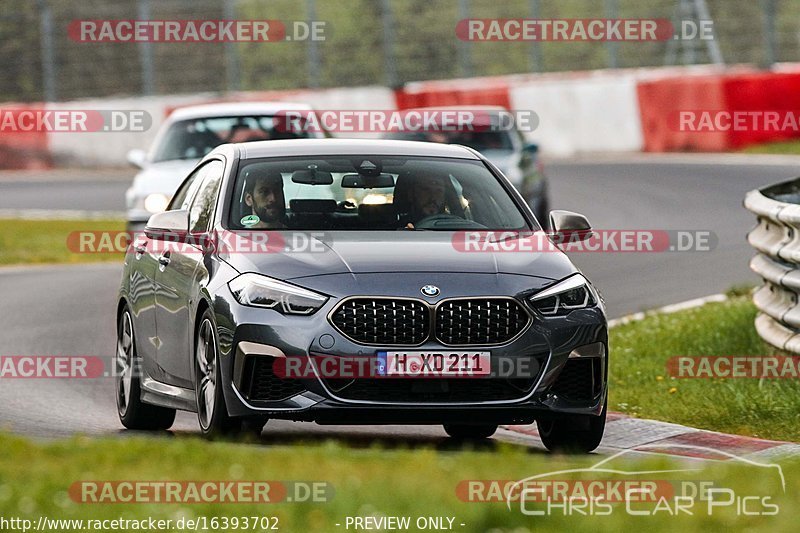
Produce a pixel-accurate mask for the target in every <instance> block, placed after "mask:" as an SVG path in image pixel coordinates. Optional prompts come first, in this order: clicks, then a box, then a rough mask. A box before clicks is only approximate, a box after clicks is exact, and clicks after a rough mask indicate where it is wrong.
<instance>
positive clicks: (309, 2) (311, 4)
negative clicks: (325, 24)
mask: <svg viewBox="0 0 800 533" xmlns="http://www.w3.org/2000/svg"><path fill="white" fill-rule="evenodd" d="M306 12H307V14H308V23H309V24H311V23H312V22H313V21H314V20H316V19H317V3H316V0H306ZM306 52H307V54H308V86H309V87H311V88H316V87H319V70H320V66H319V47H318V46H317V42H316V41H315V40H314V39H309V40H308V47H307V48H306Z"/></svg>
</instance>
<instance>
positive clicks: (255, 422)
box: [242, 418, 268, 439]
mask: <svg viewBox="0 0 800 533" xmlns="http://www.w3.org/2000/svg"><path fill="white" fill-rule="evenodd" d="M267 421H268V419H266V418H246V419H244V420H243V421H242V434H244V435H247V436H250V437H254V438H255V439H259V438H261V433H262V432H263V431H264V426H266V425H267Z"/></svg>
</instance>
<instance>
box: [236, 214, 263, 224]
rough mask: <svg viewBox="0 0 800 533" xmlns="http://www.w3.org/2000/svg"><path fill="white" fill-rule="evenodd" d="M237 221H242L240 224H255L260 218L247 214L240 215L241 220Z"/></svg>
mask: <svg viewBox="0 0 800 533" xmlns="http://www.w3.org/2000/svg"><path fill="white" fill-rule="evenodd" d="M239 222H241V223H242V226H255V225H256V224H258V223H259V222H261V219H260V218H258V215H247V216H246V217H242V220H240V221H239Z"/></svg>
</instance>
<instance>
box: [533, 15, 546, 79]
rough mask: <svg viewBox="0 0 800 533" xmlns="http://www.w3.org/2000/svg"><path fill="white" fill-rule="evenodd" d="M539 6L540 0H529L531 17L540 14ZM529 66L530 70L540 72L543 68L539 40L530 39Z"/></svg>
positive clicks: (534, 17)
mask: <svg viewBox="0 0 800 533" xmlns="http://www.w3.org/2000/svg"><path fill="white" fill-rule="evenodd" d="M541 7H542V3H541V0H530V8H531V18H532V19H538V18H539V17H540V16H541ZM530 67H531V72H541V71H542V69H543V68H544V65H543V64H542V43H541V42H539V41H531V50H530Z"/></svg>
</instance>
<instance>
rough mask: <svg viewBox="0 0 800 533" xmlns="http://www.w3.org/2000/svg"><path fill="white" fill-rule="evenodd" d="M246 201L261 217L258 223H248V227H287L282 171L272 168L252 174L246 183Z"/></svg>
mask: <svg viewBox="0 0 800 533" xmlns="http://www.w3.org/2000/svg"><path fill="white" fill-rule="evenodd" d="M244 203H245V204H247V206H248V207H250V209H251V213H252V214H253V215H256V216H257V217H258V218H259V221H258V222H257V223H255V224H251V225H248V228H256V229H284V228H286V224H285V221H284V219H285V217H286V200H285V198H284V196H283V177H282V176H281V173H280V172H277V171H271V170H270V171H266V172H260V173H257V174H255V175H254V176H251V177H250V178H249V179H248V180H247V183H246V184H245V189H244Z"/></svg>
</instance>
